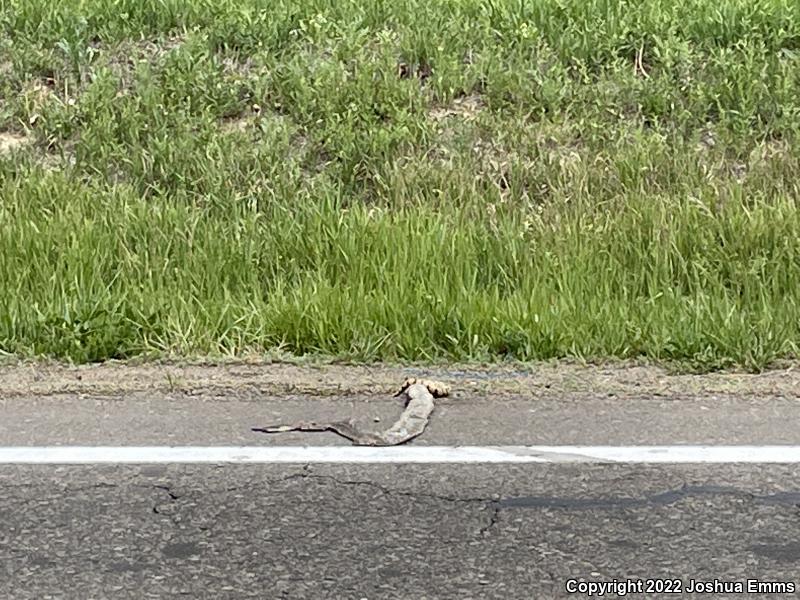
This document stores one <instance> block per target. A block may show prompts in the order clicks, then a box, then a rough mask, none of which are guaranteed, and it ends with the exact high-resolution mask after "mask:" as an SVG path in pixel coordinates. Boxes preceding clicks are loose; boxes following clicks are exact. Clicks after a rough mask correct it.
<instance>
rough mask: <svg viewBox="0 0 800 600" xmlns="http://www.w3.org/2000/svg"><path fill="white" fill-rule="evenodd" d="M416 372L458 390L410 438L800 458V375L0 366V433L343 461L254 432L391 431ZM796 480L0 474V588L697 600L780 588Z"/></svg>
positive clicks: (27, 594)
mask: <svg viewBox="0 0 800 600" xmlns="http://www.w3.org/2000/svg"><path fill="white" fill-rule="evenodd" d="M420 374H424V375H428V376H433V377H439V378H442V379H445V380H447V381H448V382H449V383H451V384H452V385H453V386H454V389H455V393H454V395H453V397H451V398H448V399H444V400H440V401H437V409H436V411H435V413H434V416H433V419H432V421H431V423H430V425H429V428H428V429H427V430H426V432H425V433H424V434H423V436H422V437H421V438H419V439H418V440H416V441H415V442H414V443H413V444H412V446H411V447H412V448H421V449H425V448H433V447H437V448H438V447H452V446H461V445H471V446H497V445H502V446H531V445H548V446H564V445H579V446H639V445H686V444H708V445H713V446H719V445H752V446H762V445H776V444H780V445H800V434H798V433H797V427H796V423H798V422H799V421H798V418H799V417H800V399H799V398H798V395H797V393H796V392H795V390H797V389H800V388H797V387H795V383H796V379H797V377H796V376H795V375H794V371H792V370H783V371H776V372H771V373H767V374H763V375H758V376H750V375H724V376H723V375H713V376H703V377H700V376H672V375H669V374H667V373H665V372H662V371H657V370H653V369H648V368H644V367H618V368H605V369H603V368H599V367H579V366H570V365H567V366H564V365H548V366H543V367H540V368H538V369H534V370H533V371H528V372H521V371H513V370H509V369H505V370H503V369H487V370H475V371H473V370H462V369H456V368H453V367H448V368H441V369H428V370H425V371H424V372H421V370H420V369H401V368H388V367H387V368H382V369H365V368H357V367H317V368H311V367H291V366H286V365H278V366H274V365H252V364H251V365H227V366H222V367H219V366H217V367H213V366H204V365H197V366H174V365H166V366H164V365H162V366H143V367H123V366H115V365H110V366H109V365H107V366H103V367H82V368H70V367H61V366H49V367H43V366H41V365H16V366H8V367H3V368H0V381H2V382H3V383H2V387H0V439H1V440H2V446H3V447H6V448H7V447H25V448H32V447H42V446H45V447H51V446H70V447H72V446H124V447H130V446H195V447H217V448H218V447H222V446H250V447H252V446H275V445H281V446H284V445H313V446H325V447H326V448H329V449H330V451H331V452H336V451H337V448H338V447H344V446H346V445H347V442H346V441H345V440H341V439H339V438H337V437H336V436H334V435H333V434H327V433H313V434H298V433H288V434H281V435H279V436H269V435H265V434H257V433H254V432H252V431H250V427H253V426H260V425H265V424H272V423H275V422H289V421H292V420H295V419H309V420H311V419H313V420H326V419H334V418H343V417H344V418H347V417H351V416H352V417H355V418H356V419H357V420H358V421H359V422H360V423H361V424H362V425H363V426H365V427H366V426H372V427H381V426H384V425H386V426H388V424H389V423H391V422H392V420H393V419H394V418H395V417H396V416H397V415H398V414H399V411H400V409H401V408H402V407H401V406H398V404H397V400H396V399H393V398H392V397H391V394H390V393H391V391H392V388H393V387H394V386H396V385H398V384H399V383H400V382H402V379H403V377H404V376H407V375H420ZM376 419H378V421H376ZM798 475H800V464H798V463H789V464H738V463H737V464H709V463H699V464H643V463H641V462H637V463H618V464H598V463H596V462H580V461H578V462H575V461H572V460H567V461H566V462H554V463H526V464H510V463H509V464H504V463H501V464H485V463H480V462H478V463H463V464H426V463H424V462H423V463H421V464H403V463H402V462H401V463H392V464H338V463H335V462H334V463H326V464H322V463H317V462H308V463H302V462H298V463H296V464H196V463H188V464H187V463H173V464H103V465H98V464H80V465H55V464H9V463H5V464H0V515H2V520H0V558H2V560H0V565H2V566H1V567H0V569H2V570H0V598H13V599H17V598H19V599H25V598H75V599H82V600H83V599H87V598H355V599H359V598H368V599H381V598H415V599H417V598H431V599H433V598H454V599H455V598H457V599H466V598H475V599H478V598H480V599H483V598H503V599H507V598H526V599H527V598H545V599H546V598H561V597H571V598H587V597H589V596H588V595H587V592H588V591H590V586H594V587H592V588H591V591H594V592H598V591H599V589H600V586H601V584H602V585H604V586H606V593H605V595H604V596H602V597H607V598H616V597H620V596H619V595H618V594H614V593H612V591H610V590H609V588H608V586H614V585H617V586H619V585H622V584H623V583H624V584H625V585H629V586H633V587H632V588H628V591H629V592H630V593H628V594H627V597H630V598H644V597H648V598H651V597H673V598H674V597H691V596H692V594H690V593H689V592H688V590H691V589H695V588H696V587H698V586H699V587H701V588H702V589H707V590H709V591H708V592H706V593H704V594H698V595H696V597H708V598H710V597H714V598H741V597H771V598H793V597H797V596H798V593H797V585H798V584H800V575H798V573H800V568H798V567H800V478H798ZM640 582H641V583H640ZM638 585H641V586H643V588H642V593H638V591H636V586H638ZM645 586H649V587H650V588H651V593H645V589H644V587H645ZM693 586H694V587H693ZM737 586H742V589H743V590H744V593H741V594H739V593H736V591H735V590H737V589H738V587H737ZM748 586H749V589H751V590H758V589H761V591H762V593H758V592H757V591H750V592H748V591H747V590H748ZM759 586H760V587H759ZM573 589H574V590H577V591H575V592H574V593H571V594H570V593H568V590H573ZM667 589H674V590H675V592H676V593H666V591H665V590H667ZM614 590H615V591H620V588H619V587H616V588H614ZM715 590H716V592H715ZM766 592H772V593H766ZM592 597H601V596H598V595H595V596H592Z"/></svg>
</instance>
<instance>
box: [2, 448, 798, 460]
mask: <svg viewBox="0 0 800 600" xmlns="http://www.w3.org/2000/svg"><path fill="white" fill-rule="evenodd" d="M577 462H589V463H660V464H664V463H716V464H723V463H800V446H393V447H388V448H370V447H363V446H362V447H358V446H233V447H232V446H183V447H175V446H39V447H35V446H17V447H0V464H151V463H240V464H247V463H261V464H279V463H284V464H285V463H362V464H363V463H367V464H383V463H417V464H435V463H577Z"/></svg>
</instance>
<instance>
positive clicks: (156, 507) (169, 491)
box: [140, 484, 181, 515]
mask: <svg viewBox="0 0 800 600" xmlns="http://www.w3.org/2000/svg"><path fill="white" fill-rule="evenodd" d="M140 487H141V486H140ZM151 487H152V489H154V490H161V491H162V492H166V493H167V495H168V496H169V499H170V504H172V503H174V502H176V501H178V500H180V498H181V497H180V496H179V495H178V494H176V493H175V492H173V491H172V486H170V485H160V484H158V485H153V486H151ZM160 506H161V504H154V505H153V512H154V513H155V514H157V515H160V514H161V510H159V507H160Z"/></svg>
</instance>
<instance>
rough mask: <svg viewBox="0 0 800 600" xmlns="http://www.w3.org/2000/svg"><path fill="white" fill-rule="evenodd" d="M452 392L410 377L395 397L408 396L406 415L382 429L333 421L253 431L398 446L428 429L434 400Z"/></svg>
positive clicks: (440, 386) (254, 429) (256, 428)
mask: <svg viewBox="0 0 800 600" xmlns="http://www.w3.org/2000/svg"><path fill="white" fill-rule="evenodd" d="M449 393H450V389H449V388H448V387H447V386H446V385H444V384H442V383H440V382H438V381H430V380H427V379H415V378H410V379H407V380H406V382H405V383H404V384H403V387H402V388H400V391H399V392H397V394H395V396H401V395H405V396H406V404H405V409H404V410H403V414H401V415H400V418H399V419H398V420H397V421H395V423H394V424H393V425H392V426H391V427H390V428H389V429H387V430H385V431H383V432H372V431H361V430H360V429H359V428H358V427H356V425H355V424H354V423H353V421H333V422H331V423H316V422H313V421H301V422H299V423H295V424H293V425H273V426H267V427H253V431H259V432H262V433H284V432H287V431H332V432H333V433H335V434H337V435H339V436H341V437H343V438H346V439H348V440H350V441H351V442H353V444H354V445H356V446H397V445H398V444H404V443H405V442H407V441H409V440H411V439H414V438H415V437H417V436H418V435H420V434H421V433H422V432H423V431H425V426H426V425H427V424H428V419H429V418H430V416H431V413H432V412H433V408H434V404H433V399H434V398H441V397H444V396H447V395H448V394H449Z"/></svg>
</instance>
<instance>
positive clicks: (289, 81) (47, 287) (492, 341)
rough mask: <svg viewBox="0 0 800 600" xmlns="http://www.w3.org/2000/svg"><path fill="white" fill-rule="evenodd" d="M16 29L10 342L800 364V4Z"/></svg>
mask: <svg viewBox="0 0 800 600" xmlns="http://www.w3.org/2000/svg"><path fill="white" fill-rule="evenodd" d="M0 31H2V32H3V34H2V36H0V136H2V135H6V136H9V135H11V134H13V135H14V136H15V137H14V139H15V140H17V141H16V142H15V144H14V148H13V150H5V151H2V152H0V351H2V352H6V353H11V354H14V355H20V356H38V355H48V356H55V357H58V358H69V359H72V360H77V361H92V360H103V359H106V358H111V357H130V356H135V355H139V354H148V355H157V354H161V353H170V354H182V355H189V354H212V355H213V354H218V353H225V354H238V353H242V352H251V351H267V350H272V349H276V348H280V349H282V350H285V351H287V352H291V353H294V354H325V355H332V356H336V357H348V358H353V359H360V360H398V359H401V360H410V359H411V360H438V359H457V360H493V359H498V358H506V357H510V358H516V359H524V360H529V359H541V358H551V357H562V356H580V357H587V358H595V357H609V356H615V357H637V356H644V357H649V358H652V359H655V360H670V361H672V360H677V361H682V362H684V363H687V364H692V365H694V366H697V367H702V368H713V367H721V366H728V365H734V364H735V365H744V366H747V367H750V368H761V367H763V366H765V365H767V364H769V363H770V362H771V361H773V360H775V359H778V358H785V357H795V356H796V355H797V344H798V340H800V337H799V336H798V333H800V332H799V331H798V328H800V325H799V324H800V318H799V317H800V290H799V289H798V285H797V283H798V282H799V281H800V236H799V235H798V234H800V222H799V221H798V219H797V212H796V211H797V206H796V201H797V198H798V181H800V180H798V174H799V173H800V169H799V168H798V158H799V157H800V154H798V151H797V146H796V144H795V141H796V137H797V136H796V133H797V131H798V127H799V126H800V110H799V109H800V101H798V98H800V78H799V77H798V76H797V73H800V5H798V4H797V3H794V2H789V1H782V0H760V1H756V2H753V1H752V0H749V1H744V0H720V1H718V2H715V3H709V2H706V1H704V2H700V1H699V0H694V1H690V2H677V1H676V0H675V1H672V0H670V1H667V0H663V1H661V2H648V3H627V2H611V1H601V0H595V1H589V2H585V1H584V2H578V1H577V0H576V1H572V0H566V1H565V0H561V1H555V0H553V1H548V2H540V3H527V2H519V1H515V0H494V1H493V2H478V1H477V0H458V1H451V2H433V3H432V2H422V1H419V0H405V1H402V2H356V1H355V0H353V1H350V2H330V1H322V0H315V1H309V2H303V3H293V2H259V1H257V0H244V1H240V2H232V1H231V2H205V1H202V0H193V1H191V2H188V1H185V2H179V1H178V0H159V1H155V0H137V1H136V2H134V1H132V0H131V1H129V0H80V1H79V0H66V1H64V2H61V3H53V2H45V1H44V0H25V1H22V0H5V1H2V2H0ZM0 140H2V138H1V137H0ZM19 140H23V143H20V142H19ZM2 147H3V146H2V144H0V148H2Z"/></svg>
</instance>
